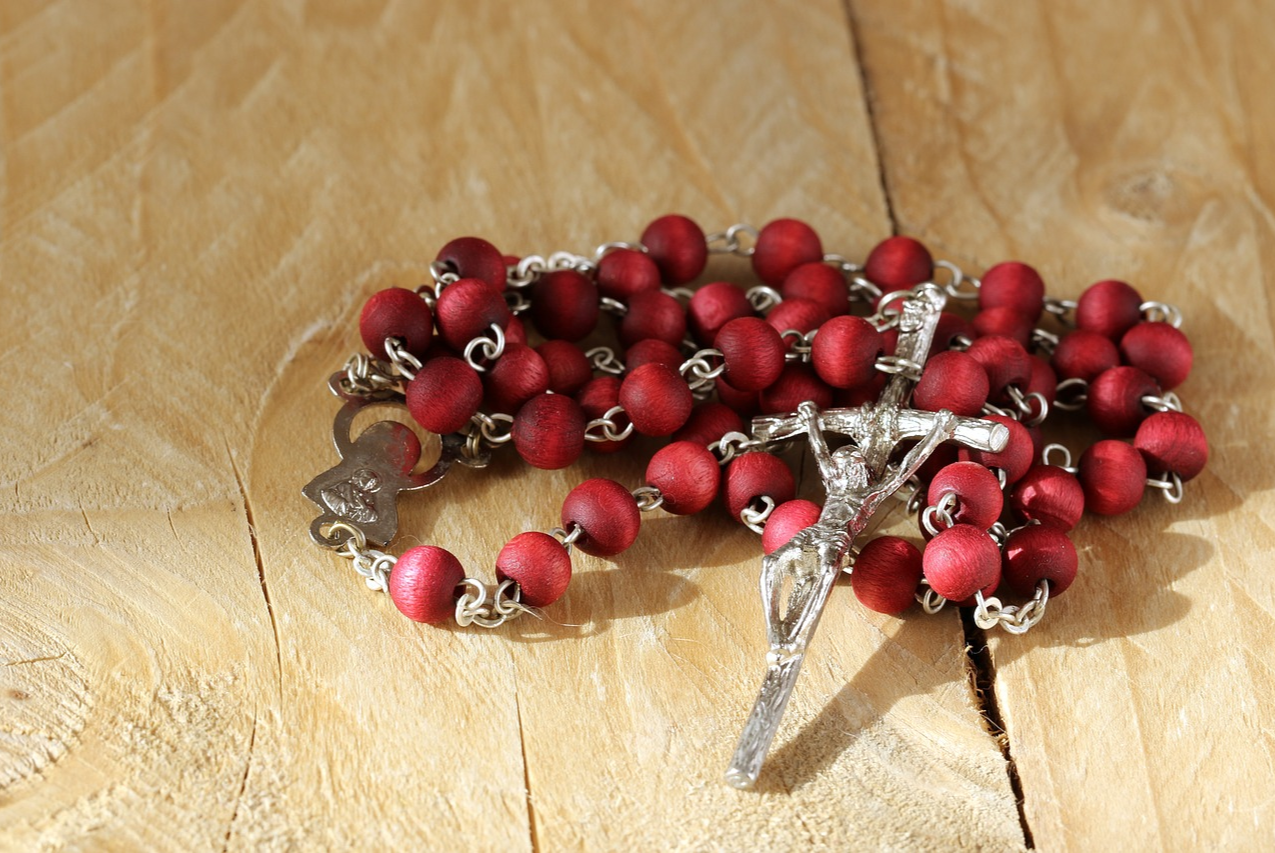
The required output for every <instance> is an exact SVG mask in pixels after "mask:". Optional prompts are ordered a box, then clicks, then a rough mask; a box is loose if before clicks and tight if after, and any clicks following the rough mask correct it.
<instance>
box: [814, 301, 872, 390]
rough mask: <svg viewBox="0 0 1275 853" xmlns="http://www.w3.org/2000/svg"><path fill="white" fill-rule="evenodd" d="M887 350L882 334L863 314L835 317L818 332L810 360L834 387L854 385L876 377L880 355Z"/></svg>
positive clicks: (822, 376)
mask: <svg viewBox="0 0 1275 853" xmlns="http://www.w3.org/2000/svg"><path fill="white" fill-rule="evenodd" d="M884 351H885V344H884V343H883V342H882V340H881V333H880V332H878V331H877V329H876V327H875V326H873V325H872V324H871V323H869V322H868V321H867V320H865V319H863V318H862V317H853V316H850V315H848V314H847V315H842V316H838V317H833V318H832V319H831V320H828V321H827V322H826V323H824V324H823V325H822V326H820V327H819V331H818V332H817V333H816V334H815V339H814V343H813V344H811V347H810V363H811V365H813V366H814V369H815V373H817V374H819V378H820V379H822V380H823V381H824V382H827V383H828V384H829V385H831V386H832V387H833V388H854V387H855V386H858V385H864V384H866V383H868V382H871V381H872V380H873V378H875V376H876V373H877V369H876V365H877V358H878V357H879V356H880V355H881V354H882V353H883V352H884Z"/></svg>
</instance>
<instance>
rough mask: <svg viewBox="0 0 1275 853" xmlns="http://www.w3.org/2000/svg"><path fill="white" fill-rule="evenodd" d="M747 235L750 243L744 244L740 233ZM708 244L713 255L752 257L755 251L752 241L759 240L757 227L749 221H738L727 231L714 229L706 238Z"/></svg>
mask: <svg viewBox="0 0 1275 853" xmlns="http://www.w3.org/2000/svg"><path fill="white" fill-rule="evenodd" d="M741 234H744V235H746V236H747V237H748V238H749V240H748V242H749V245H744V244H743V243H742V242H741V241H740V239H739V235H741ZM704 241H705V242H706V243H707V244H708V251H709V254H712V255H739V256H740V257H741V258H747V257H750V256H751V255H752V253H753V246H752V245H751V244H752V243H755V242H756V241H757V229H756V228H754V227H753V226H751V225H748V224H747V223H743V222H740V223H737V224H735V225H732V226H730V227H729V228H727V229H726V230H725V231H714V232H713V233H712V234H709V235H708V236H707V237H705V238H704Z"/></svg>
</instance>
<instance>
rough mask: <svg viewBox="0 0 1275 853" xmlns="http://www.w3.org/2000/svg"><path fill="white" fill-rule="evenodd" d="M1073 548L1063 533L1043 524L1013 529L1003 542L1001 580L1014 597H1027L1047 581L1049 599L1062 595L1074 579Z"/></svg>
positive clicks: (1075, 560) (1074, 551) (1075, 562)
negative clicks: (1037, 586)
mask: <svg viewBox="0 0 1275 853" xmlns="http://www.w3.org/2000/svg"><path fill="white" fill-rule="evenodd" d="M1077 564H1078V561H1077V559H1076V546H1075V545H1073V544H1072V543H1071V539H1070V538H1069V537H1068V536H1067V533H1066V531H1064V530H1060V529H1059V528H1057V527H1048V526H1046V525H1043V524H1033V525H1029V526H1028V527H1024V528H1022V529H1021V530H1015V531H1014V532H1013V533H1011V534H1010V535H1009V539H1007V540H1006V541H1005V551H1004V554H1003V555H1002V558H1001V577H1002V579H1003V580H1004V581H1005V583H1006V584H1008V586H1009V588H1010V589H1012V590H1013V591H1014V593H1015V594H1017V595H1020V596H1022V597H1023V598H1030V597H1031V596H1032V595H1034V594H1035V592H1036V585H1037V584H1038V583H1040V582H1041V581H1042V580H1046V581H1049V597H1050V598H1054V597H1055V596H1058V595H1062V594H1063V593H1064V592H1066V591H1067V587H1069V586H1071V582H1072V581H1074V580H1075V579H1076V567H1077Z"/></svg>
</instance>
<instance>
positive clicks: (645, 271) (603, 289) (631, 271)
mask: <svg viewBox="0 0 1275 853" xmlns="http://www.w3.org/2000/svg"><path fill="white" fill-rule="evenodd" d="M597 283H598V293H599V294H600V295H602V296H606V297H609V298H611V299H618V300H620V301H621V302H628V301H629V300H630V299H632V298H633V295H634V294H636V293H642V292H643V291H646V290H659V289H660V268H659V267H657V266H656V265H655V261H653V260H651V259H650V258H649V257H648V256H647V255H646V253H644V252H639V251H636V250H634V249H613V250H612V251H610V252H607V253H606V254H605V255H603V256H602V260H600V261H598V274H597Z"/></svg>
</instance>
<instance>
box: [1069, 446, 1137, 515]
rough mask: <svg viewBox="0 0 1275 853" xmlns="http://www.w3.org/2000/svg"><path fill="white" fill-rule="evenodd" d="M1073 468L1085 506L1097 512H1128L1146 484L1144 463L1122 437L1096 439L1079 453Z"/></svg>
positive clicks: (1118, 513) (1107, 513) (1103, 513)
mask: <svg viewBox="0 0 1275 853" xmlns="http://www.w3.org/2000/svg"><path fill="white" fill-rule="evenodd" d="M1077 468H1078V471H1077V475H1076V476H1077V479H1079V480H1080V486H1081V488H1083V489H1084V491H1085V508H1086V509H1088V510H1090V511H1091V512H1096V513H1098V514H1099V515H1120V514H1121V513H1124V512H1128V511H1129V510H1131V509H1133V508H1134V507H1135V506H1137V505H1138V503H1139V502H1140V501H1141V500H1142V495H1143V493H1144V492H1145V491H1146V488H1147V463H1146V462H1145V461H1143V459H1142V454H1141V453H1140V452H1138V450H1137V449H1136V448H1135V447H1133V445H1131V444H1125V443H1124V442H1123V441H1116V440H1114V439H1105V440H1103V441H1099V442H1098V443H1096V444H1094V445H1093V446H1092V447H1090V448H1089V449H1088V450H1086V451H1085V452H1084V454H1082V455H1081V457H1080V464H1079V465H1078V466H1077Z"/></svg>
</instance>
